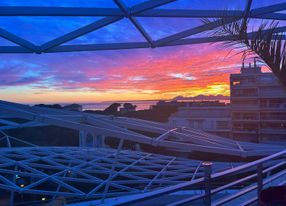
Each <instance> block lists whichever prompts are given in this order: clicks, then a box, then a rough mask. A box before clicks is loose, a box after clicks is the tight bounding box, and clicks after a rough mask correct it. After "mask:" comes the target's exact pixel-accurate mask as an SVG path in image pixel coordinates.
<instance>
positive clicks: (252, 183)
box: [115, 150, 286, 206]
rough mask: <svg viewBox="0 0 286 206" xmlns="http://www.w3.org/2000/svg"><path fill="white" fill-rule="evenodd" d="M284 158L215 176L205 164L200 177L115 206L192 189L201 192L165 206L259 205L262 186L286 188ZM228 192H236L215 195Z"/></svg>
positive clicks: (278, 155) (282, 155)
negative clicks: (195, 204) (198, 205)
mask: <svg viewBox="0 0 286 206" xmlns="http://www.w3.org/2000/svg"><path fill="white" fill-rule="evenodd" d="M285 157H286V150H283V151H281V152H278V153H276V154H273V155H270V156H268V157H265V158H262V159H259V160H255V161H253V162H249V163H246V164H243V165H241V166H238V167H234V168H232V169H229V170H226V171H222V172H218V173H215V174H211V163H205V164H204V168H205V171H204V172H205V175H204V177H201V178H198V179H196V180H193V181H189V182H185V183H181V184H179V185H175V186H171V187H168V188H163V189H160V190H156V191H151V192H148V193H145V194H140V195H139V196H135V197H133V198H128V199H127V200H122V201H119V202H117V203H116V204H115V205H131V204H132V205H133V204H134V205H141V204H144V202H145V201H150V200H152V199H155V198H156V199H157V198H158V197H159V198H160V197H161V198H164V196H165V195H170V194H172V193H175V192H178V191H182V190H188V189H190V188H192V189H193V190H194V189H195V188H197V189H198V188H200V189H201V190H202V191H201V194H198V195H193V196H191V197H188V198H182V199H180V200H178V198H177V199H176V200H177V201H175V202H172V203H170V204H168V206H177V205H187V204H190V203H192V202H194V201H198V200H201V201H202V204H203V205H206V206H210V205H212V206H218V205H225V204H227V203H231V202H235V201H240V202H239V203H238V202H236V204H235V205H237V204H239V205H249V204H251V203H254V202H257V203H258V205H261V203H260V193H261V191H262V190H263V188H264V186H267V185H269V184H271V183H272V184H273V185H282V184H286V177H285V176H286V160H285ZM221 180H223V181H225V182H226V183H223V184H217V183H218V182H223V181H221ZM215 182H216V184H215ZM217 185H218V186H217ZM238 188H239V189H238ZM230 189H232V190H235V191H236V192H235V193H230V194H228V193H224V195H223V196H222V197H218V196H217V194H218V193H220V192H226V191H228V190H230ZM255 191H256V192H255ZM246 195H248V196H247V197H246V198H244V199H245V200H243V198H242V197H243V196H244V197H245V196H246Z"/></svg>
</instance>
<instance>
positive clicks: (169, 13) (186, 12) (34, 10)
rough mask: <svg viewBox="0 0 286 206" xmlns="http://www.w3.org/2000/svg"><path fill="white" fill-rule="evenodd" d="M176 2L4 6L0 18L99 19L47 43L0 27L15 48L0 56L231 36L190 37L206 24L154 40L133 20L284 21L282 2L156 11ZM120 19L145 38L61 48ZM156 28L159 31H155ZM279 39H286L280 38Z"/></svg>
mask: <svg viewBox="0 0 286 206" xmlns="http://www.w3.org/2000/svg"><path fill="white" fill-rule="evenodd" d="M175 1H176V0H149V1H146V2H143V3H139V4H137V5H135V6H133V7H128V6H127V5H125V4H124V2H123V1H122V0H114V2H115V3H116V5H117V6H118V8H81V7H79V8H75V7H21V6H4V7H0V16H35V17H37V16H58V17H62V16H64V17H69V16H74V17H75V16H77V17H84V16H89V17H99V16H100V17H102V16H103V18H101V19H99V20H97V21H95V22H93V23H91V24H88V25H86V26H84V27H81V28H78V29H76V30H74V31H71V32H69V33H66V34H63V35H62V36H60V37H58V38H55V39H53V40H51V41H48V42H46V43H43V44H41V45H36V44H34V43H32V42H30V41H28V40H26V39H23V38H21V37H19V36H17V35H15V34H13V33H11V32H8V31H7V30H5V29H3V28H0V37H2V38H4V39H6V40H8V41H11V42H13V43H15V44H17V46H0V53H37V54H40V53H50V52H72V51H96V50H117V49H135V48H156V47H165V46H176V45H188V44H198V43H208V42H216V41H225V40H228V39H230V38H231V37H228V36H225V37H221V38H216V37H200V38H196V37H192V36H194V35H197V34H200V33H203V32H206V31H208V30H211V29H214V28H216V27H217V26H218V25H217V24H215V23H210V24H208V25H200V26H197V27H194V28H189V29H186V30H184V31H181V32H177V33H175V34H172V35H169V36H167V37H164V38H160V39H157V40H154V39H153V38H152V36H151V34H149V33H148V32H147V31H146V29H145V28H144V27H143V26H142V25H141V24H140V22H139V21H138V20H137V19H136V18H137V17H157V18H165V17H172V18H178V24H179V23H180V18H190V19H191V18H221V17H225V16H228V17H237V19H240V18H242V17H243V16H244V15H245V14H247V15H248V16H249V17H250V18H252V19H265V20H279V21H285V20H286V14H285V13H283V12H282V11H284V10H286V3H279V4H273V5H269V6H265V7H260V8H254V9H252V8H251V6H252V0H245V1H246V8H245V9H244V10H230V11H225V10H193V9H161V8H157V7H160V6H162V5H165V4H168V3H171V2H175ZM123 18H127V19H128V20H130V22H131V23H132V24H133V25H134V26H135V28H136V29H137V30H138V32H139V34H141V35H142V37H143V38H144V39H145V41H141V42H127V43H125V42H116V43H99V44H93V43H87V44H72V45H64V43H66V42H69V41H71V40H73V39H76V38H78V37H81V36H83V35H85V34H88V33H90V32H93V31H96V30H98V29H100V28H103V27H106V26H108V25H110V24H113V23H115V22H118V21H120V20H122V19H123ZM158 29H160V28H158ZM285 31H286V27H285V26H281V27H279V29H277V32H279V33H283V32H285ZM282 38H286V37H285V36H283V37H282Z"/></svg>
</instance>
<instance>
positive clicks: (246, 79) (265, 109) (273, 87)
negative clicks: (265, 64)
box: [230, 63, 286, 141]
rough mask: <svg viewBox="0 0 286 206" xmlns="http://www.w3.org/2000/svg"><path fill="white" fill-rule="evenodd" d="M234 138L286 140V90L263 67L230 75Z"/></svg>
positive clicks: (249, 68)
mask: <svg viewBox="0 0 286 206" xmlns="http://www.w3.org/2000/svg"><path fill="white" fill-rule="evenodd" d="M230 91H231V95H230V97H231V119H232V137H233V138H235V139H246V140H255V141H261V140H277V139H282V138H284V139H286V89H285V88H284V87H283V86H282V85H281V84H280V82H279V81H278V79H277V78H276V77H275V76H274V75H273V74H272V73H270V72H266V73H263V72H262V71H261V67H258V66H257V65H256V64H255V63H254V65H253V66H251V64H249V66H248V67H244V65H243V66H242V68H241V72H240V73H239V74H231V75H230Z"/></svg>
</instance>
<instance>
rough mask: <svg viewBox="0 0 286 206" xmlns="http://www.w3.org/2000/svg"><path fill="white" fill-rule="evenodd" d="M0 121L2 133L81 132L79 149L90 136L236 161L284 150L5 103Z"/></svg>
mask: <svg viewBox="0 0 286 206" xmlns="http://www.w3.org/2000/svg"><path fill="white" fill-rule="evenodd" d="M5 117H6V118H5ZM9 118H10V119H11V118H20V119H25V121H27V122H24V123H22V124H15V123H10V122H9V121H8V120H9ZM0 119H2V121H0V122H2V123H5V124H8V125H5V124H4V125H2V126H0V130H4V129H6V130H7V129H13V128H21V127H33V126H42V125H53V126H59V127H64V128H70V129H74V130H78V131H80V134H81V135H80V136H81V138H80V146H86V145H87V139H88V136H91V137H92V139H93V140H92V145H93V146H99V145H101V146H102V145H104V141H105V137H113V138H117V139H119V140H128V141H131V142H134V143H136V144H138V145H149V146H151V147H160V148H165V149H166V150H169V151H177V152H180V153H186V154H188V153H191V152H200V153H211V154H223V155H229V156H236V157H258V156H266V155H269V154H273V153H275V152H278V151H281V150H283V149H285V146H283V145H281V146H277V145H269V144H261V143H260V144H258V143H250V142H242V141H235V140H232V139H229V138H223V137H219V136H216V135H213V134H208V133H205V132H203V131H199V130H194V129H190V128H186V127H182V128H171V127H170V126H169V125H168V124H164V123H158V122H151V121H146V120H139V119H133V118H126V117H114V116H106V115H94V114H87V113H84V112H72V111H66V110H59V109H48V108H41V107H35V106H33V107H31V106H27V105H22V104H16V103H11V102H4V101H0ZM7 119H8V120H7ZM148 133H153V134H156V136H155V137H154V136H148V135H147V134H148ZM121 144H123V142H121Z"/></svg>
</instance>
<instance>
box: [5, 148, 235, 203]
mask: <svg viewBox="0 0 286 206" xmlns="http://www.w3.org/2000/svg"><path fill="white" fill-rule="evenodd" d="M201 163H202V162H201V161H197V160H189V159H184V158H177V157H172V156H164V155H158V154H152V153H144V152H136V151H127V150H115V149H107V148H79V147H22V148H6V149H1V150H0V191H1V189H2V192H3V190H4V191H6V192H7V191H8V192H9V195H7V196H6V198H7V199H8V198H9V196H10V195H13V196H14V201H15V200H16V201H15V204H16V202H19V201H21V202H22V203H25V195H27V196H29V197H30V198H31V197H33V199H32V200H34V201H35V203H34V204H36V203H37V202H40V204H41V203H43V202H50V201H51V200H52V199H55V197H64V199H65V200H66V203H70V202H77V201H83V200H90V199H97V200H98V201H99V202H104V199H105V198H110V197H118V196H125V195H131V194H140V193H142V192H148V191H153V190H156V189H158V188H162V187H167V186H171V185H176V184H178V183H183V182H184V181H192V180H195V179H197V178H200V177H202V175H203V166H202V164H201ZM231 168H233V165H232V164H230V163H215V164H214V168H213V169H214V172H221V171H224V170H226V169H231ZM2 192H1V200H3V199H2V198H3V196H2V195H3V193H2ZM4 197H5V195H4ZM21 197H22V199H21ZM43 198H44V199H43ZM42 200H44V201H42ZM32 203H33V202H28V201H27V202H26V205H31V204H32Z"/></svg>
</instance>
